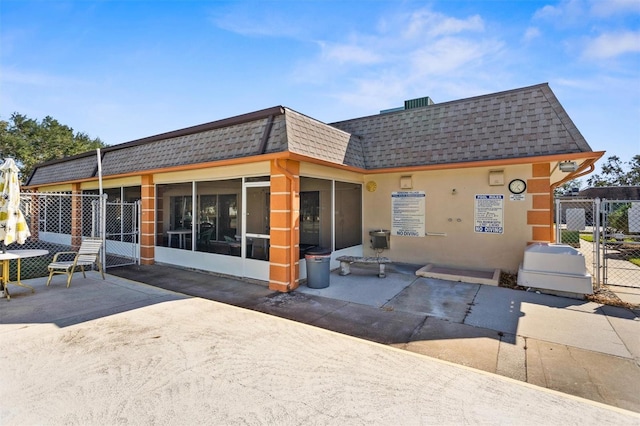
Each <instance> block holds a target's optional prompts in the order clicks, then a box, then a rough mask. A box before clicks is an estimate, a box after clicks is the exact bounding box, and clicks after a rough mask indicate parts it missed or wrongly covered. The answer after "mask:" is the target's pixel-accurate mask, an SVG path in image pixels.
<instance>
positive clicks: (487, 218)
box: [474, 194, 504, 234]
mask: <svg viewBox="0 0 640 426" xmlns="http://www.w3.org/2000/svg"><path fill="white" fill-rule="evenodd" d="M474 221H475V227H474V230H475V232H479V233H482V234H503V233H504V195H502V194H481V195H476V203H475V213H474Z"/></svg>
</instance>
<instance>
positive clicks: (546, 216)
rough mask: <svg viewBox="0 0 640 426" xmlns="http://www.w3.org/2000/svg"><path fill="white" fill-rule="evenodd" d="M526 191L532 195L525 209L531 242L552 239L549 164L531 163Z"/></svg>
mask: <svg viewBox="0 0 640 426" xmlns="http://www.w3.org/2000/svg"><path fill="white" fill-rule="evenodd" d="M527 193H528V194H530V195H531V196H532V204H531V209H530V210H528V211H527V225H531V242H534V243H539V242H544V243H548V242H551V241H553V215H552V214H551V212H552V206H553V203H552V201H553V200H552V198H551V164H549V163H540V164H533V165H532V177H531V179H529V180H527Z"/></svg>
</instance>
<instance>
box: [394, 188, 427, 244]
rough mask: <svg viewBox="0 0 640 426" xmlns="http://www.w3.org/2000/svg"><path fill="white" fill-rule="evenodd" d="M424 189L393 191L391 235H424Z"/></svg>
mask: <svg viewBox="0 0 640 426" xmlns="http://www.w3.org/2000/svg"><path fill="white" fill-rule="evenodd" d="M424 206H425V193H424V191H403V192H392V193H391V235H397V236H400V237H424V232H425V220H424V214H425V207H424Z"/></svg>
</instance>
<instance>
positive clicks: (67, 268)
mask: <svg viewBox="0 0 640 426" xmlns="http://www.w3.org/2000/svg"><path fill="white" fill-rule="evenodd" d="M101 248H102V238H85V239H84V240H82V244H81V245H80V248H79V249H78V251H77V252H75V251H61V252H58V253H56V254H55V256H53V261H52V262H51V263H50V264H49V266H48V268H49V279H48V280H47V286H48V285H49V283H50V282H51V278H52V277H53V274H66V275H67V288H68V287H69V286H70V285H71V278H72V277H73V273H74V272H75V269H76V267H78V266H79V267H80V270H81V271H82V276H83V277H85V278H87V276H86V274H85V273H84V267H85V266H93V265H94V264H96V265H97V266H98V270H99V271H100V273H101V274H102V279H103V280H104V279H105V278H104V271H103V269H102V263H101V262H100V249H101ZM72 254H73V255H74V258H73V260H69V261H59V260H58V258H59V257H60V256H61V255H67V256H69V255H72Z"/></svg>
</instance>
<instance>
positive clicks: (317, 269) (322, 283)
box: [304, 247, 331, 288]
mask: <svg viewBox="0 0 640 426" xmlns="http://www.w3.org/2000/svg"><path fill="white" fill-rule="evenodd" d="M304 259H305V261H306V263H307V287H309V288H325V287H329V274H330V272H331V267H330V262H331V250H329V249H323V248H321V247H314V248H311V249H309V250H307V252H306V253H305V254H304Z"/></svg>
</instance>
